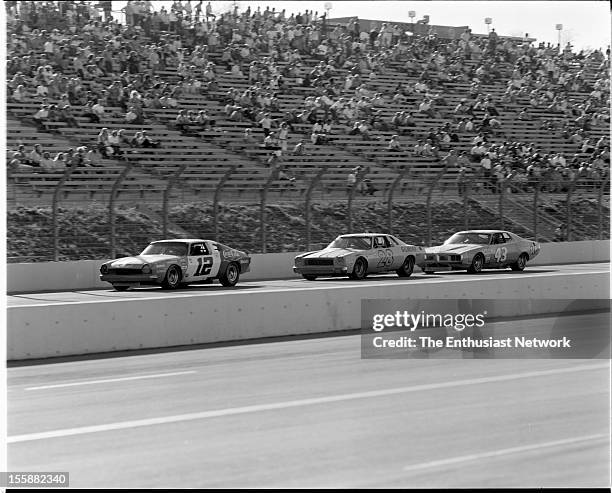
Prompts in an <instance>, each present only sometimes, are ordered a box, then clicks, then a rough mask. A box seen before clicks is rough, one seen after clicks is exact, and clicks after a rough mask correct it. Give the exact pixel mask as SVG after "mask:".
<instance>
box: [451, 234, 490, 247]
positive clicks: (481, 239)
mask: <svg viewBox="0 0 612 493" xmlns="http://www.w3.org/2000/svg"><path fill="white" fill-rule="evenodd" d="M490 240H491V235H490V234H488V233H455V234H454V235H453V236H451V237H450V238H449V239H448V240H446V241H445V242H444V244H445V245H456V244H461V243H470V244H472V245H488V244H489V241H490Z"/></svg>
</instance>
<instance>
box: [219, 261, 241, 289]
mask: <svg viewBox="0 0 612 493" xmlns="http://www.w3.org/2000/svg"><path fill="white" fill-rule="evenodd" d="M238 279H240V267H238V264H236V262H231V263H229V264H227V267H226V268H225V272H223V274H221V275H220V276H219V282H220V283H221V284H223V285H224V286H225V287H228V288H230V287H232V286H235V285H236V283H237V282H238Z"/></svg>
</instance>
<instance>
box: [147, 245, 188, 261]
mask: <svg viewBox="0 0 612 493" xmlns="http://www.w3.org/2000/svg"><path fill="white" fill-rule="evenodd" d="M140 255H176V256H177V257H184V256H185V255H187V243H165V242H164V243H151V244H150V245H149V246H148V247H147V248H145V249H144V250H143V251H142V253H141V254H140Z"/></svg>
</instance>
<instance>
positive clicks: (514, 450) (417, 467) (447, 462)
mask: <svg viewBox="0 0 612 493" xmlns="http://www.w3.org/2000/svg"><path fill="white" fill-rule="evenodd" d="M604 439H605V440H609V439H610V435H608V434H606V433H601V434H599V435H586V436H581V437H573V438H566V439H563V440H555V441H552V442H542V443H534V444H531V445H523V446H520V447H511V448H504V449H500V450H492V451H490V452H482V453H479V454H468V455H460V456H458V457H451V458H449V459H441V460H434V461H431V462H422V463H420V464H412V465H410V466H406V467H404V468H403V470H404V471H406V472H414V471H421V470H423V469H433V468H436V467H443V466H451V465H454V464H460V463H462V462H469V461H473V460H481V459H488V458H492V457H500V456H503V455H509V454H518V453H521V452H530V451H532V450H540V449H543V448H551V447H560V446H563V445H573V444H576V443H581V442H589V441H593V440H604Z"/></svg>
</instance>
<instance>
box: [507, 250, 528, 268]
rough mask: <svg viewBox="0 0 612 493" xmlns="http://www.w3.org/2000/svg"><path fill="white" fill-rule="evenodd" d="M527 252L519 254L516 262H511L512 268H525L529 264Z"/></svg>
mask: <svg viewBox="0 0 612 493" xmlns="http://www.w3.org/2000/svg"><path fill="white" fill-rule="evenodd" d="M527 260H528V258H527V254H526V253H521V254H520V255H519V258H517V259H516V262H514V263H513V264H510V268H511V269H512V270H518V271H520V270H524V269H525V266H526V265H527Z"/></svg>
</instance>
